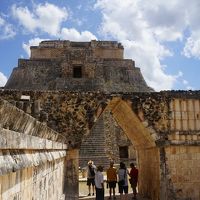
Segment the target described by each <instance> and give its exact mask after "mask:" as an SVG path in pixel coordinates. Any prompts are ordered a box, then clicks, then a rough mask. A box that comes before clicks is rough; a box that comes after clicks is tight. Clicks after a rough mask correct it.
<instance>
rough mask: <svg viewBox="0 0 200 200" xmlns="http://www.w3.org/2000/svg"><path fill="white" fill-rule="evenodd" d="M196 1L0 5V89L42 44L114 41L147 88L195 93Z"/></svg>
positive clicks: (33, 0) (199, 29)
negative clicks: (35, 46) (131, 61)
mask: <svg viewBox="0 0 200 200" xmlns="http://www.w3.org/2000/svg"><path fill="white" fill-rule="evenodd" d="M199 10H200V1H199V0H190V2H189V3H188V1H186V0H173V1H170V2H169V1H163V0H152V1H144V0H123V1H122V0H84V1H83V0H47V1H43V0H40V1H39V0H18V1H16V0H0V52H1V54H0V86H3V85H5V83H6V81H7V79H8V77H9V76H10V74H11V72H12V70H13V68H14V67H16V66H17V62H18V58H28V57H29V53H30V52H29V47H30V46H32V45H38V44H39V42H40V41H42V40H48V39H53V40H54V39H61V40H72V41H90V40H92V39H96V40H116V41H119V42H121V43H122V44H123V46H124V54H125V55H124V57H125V58H131V59H133V60H135V62H136V66H137V67H139V68H140V69H141V71H142V74H143V76H144V78H145V80H146V82H147V84H148V85H149V86H151V87H152V88H154V89H155V90H156V91H160V90H199V89H200V81H199V79H200V78H199V74H200V12H199Z"/></svg>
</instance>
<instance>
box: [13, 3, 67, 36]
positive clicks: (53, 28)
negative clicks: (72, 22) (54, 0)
mask: <svg viewBox="0 0 200 200" xmlns="http://www.w3.org/2000/svg"><path fill="white" fill-rule="evenodd" d="M12 14H13V16H14V17H15V18H16V19H18V20H19V23H20V24H21V25H22V26H23V27H24V28H25V29H26V30H28V31H30V32H35V31H38V30H40V31H43V32H46V33H48V34H50V35H52V36H56V35H57V34H59V31H60V27H61V24H62V22H64V21H66V20H67V17H68V12H67V10H66V8H65V7H63V8H59V7H57V6H55V5H53V4H50V3H45V4H39V5H37V6H35V8H34V9H33V10H32V11H30V10H29V9H28V8H27V7H17V6H16V5H13V6H12Z"/></svg>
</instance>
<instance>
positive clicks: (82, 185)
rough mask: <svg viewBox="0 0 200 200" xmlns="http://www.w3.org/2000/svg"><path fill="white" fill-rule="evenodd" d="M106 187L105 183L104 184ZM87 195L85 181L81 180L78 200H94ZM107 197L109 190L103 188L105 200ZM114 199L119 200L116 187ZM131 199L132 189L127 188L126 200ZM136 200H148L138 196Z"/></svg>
mask: <svg viewBox="0 0 200 200" xmlns="http://www.w3.org/2000/svg"><path fill="white" fill-rule="evenodd" d="M105 185H106V183H105ZM87 195H88V187H87V185H86V180H85V179H82V180H80V181H79V200H81V199H82V200H94V199H95V196H89V197H88V196H87ZM108 197H109V190H108V189H107V188H106V187H105V198H104V199H105V200H107V199H108ZM116 197H117V200H119V199H120V198H119V193H118V187H116ZM131 199H132V189H131V187H130V186H129V194H128V200H131ZM137 200H149V199H147V198H143V197H141V196H140V195H138V197H137Z"/></svg>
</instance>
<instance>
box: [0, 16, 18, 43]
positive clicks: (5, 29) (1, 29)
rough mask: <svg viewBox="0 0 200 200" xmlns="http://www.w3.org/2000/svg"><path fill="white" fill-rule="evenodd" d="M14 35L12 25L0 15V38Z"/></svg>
mask: <svg viewBox="0 0 200 200" xmlns="http://www.w3.org/2000/svg"><path fill="white" fill-rule="evenodd" d="M15 35H16V33H15V31H14V28H13V26H12V25H11V24H9V23H7V22H6V21H5V20H4V19H3V18H2V17H1V16H0V40H4V39H9V38H13V37H14V36H15Z"/></svg>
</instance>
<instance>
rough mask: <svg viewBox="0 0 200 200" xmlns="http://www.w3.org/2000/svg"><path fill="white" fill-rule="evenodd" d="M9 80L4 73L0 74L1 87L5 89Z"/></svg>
mask: <svg viewBox="0 0 200 200" xmlns="http://www.w3.org/2000/svg"><path fill="white" fill-rule="evenodd" d="M7 80H8V79H7V77H6V76H5V75H4V74H3V73H2V72H0V87H3V86H4V85H5V84H6V82H7Z"/></svg>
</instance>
